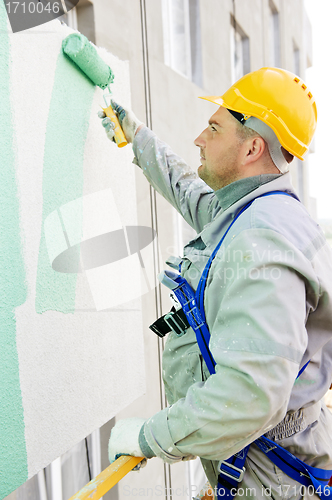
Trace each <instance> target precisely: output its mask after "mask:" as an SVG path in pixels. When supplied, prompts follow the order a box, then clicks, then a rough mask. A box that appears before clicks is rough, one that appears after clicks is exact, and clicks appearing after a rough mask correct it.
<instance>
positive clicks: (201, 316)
mask: <svg viewBox="0 0 332 500" xmlns="http://www.w3.org/2000/svg"><path fill="white" fill-rule="evenodd" d="M273 194H282V195H286V196H292V197H294V198H296V199H298V198H297V197H296V196H295V195H292V194H289V193H286V192H284V191H271V192H269V193H265V194H263V195H261V196H258V197H257V198H261V197H265V196H271V195H273ZM257 198H255V199H257ZM255 199H253V200H251V201H250V202H249V203H248V204H247V205H245V206H244V207H243V208H242V209H241V210H240V211H239V212H238V214H237V215H236V217H235V218H234V220H233V221H232V222H231V224H230V225H229V227H228V228H227V230H226V232H225V233H224V235H223V237H222V238H221V240H220V241H219V243H218V245H217V246H216V248H215V249H214V251H213V252H212V254H211V256H210V258H209V260H208V262H207V264H206V266H205V268H204V271H203V273H202V276H201V278H200V280H199V284H198V287H197V290H196V294H195V293H194V291H193V289H192V288H191V286H190V285H189V283H188V282H187V281H186V280H185V279H184V278H183V277H182V276H179V275H177V274H175V273H173V272H171V271H164V273H163V274H161V275H159V276H158V278H159V280H160V281H161V283H163V284H165V285H166V286H168V288H170V289H172V290H173V292H174V293H175V295H176V297H177V299H178V300H179V302H180V304H181V306H182V309H183V311H184V313H185V315H186V318H187V320H188V323H189V324H190V326H191V327H192V329H193V330H194V332H195V334H196V338H197V343H198V346H199V348H200V351H201V353H202V355H203V358H204V361H205V363H206V365H207V367H208V369H209V372H210V374H214V373H215V364H216V363H215V361H214V358H213V356H212V353H211V351H210V349H209V341H210V332H209V329H208V327H207V324H206V317H205V311H204V291H205V286H206V282H207V278H208V274H209V270H210V267H211V264H212V261H213V259H214V257H215V256H216V254H217V252H218V250H219V248H220V246H221V245H222V243H223V241H224V239H225V237H226V235H227V233H228V232H229V230H230V229H231V227H232V226H233V224H234V223H235V221H236V220H237V219H238V217H239V216H240V215H241V214H242V213H243V212H244V211H245V210H246V209H247V208H249V207H250V206H251V204H252V203H253V202H254V201H255ZM309 362H310V360H309V361H308V362H307V363H306V364H305V365H304V366H303V367H302V368H301V370H300V371H299V373H298V375H297V378H298V377H299V376H300V375H301V373H302V372H303V371H304V370H305V369H306V367H307V366H308V364H309ZM255 443H256V444H257V446H258V447H259V448H260V449H261V450H262V451H263V452H264V453H265V454H266V455H267V456H268V457H269V458H270V460H271V461H272V462H273V463H274V464H275V465H277V467H279V468H280V469H281V470H282V471H283V472H285V473H286V474H287V475H288V476H290V477H291V478H292V479H294V480H296V481H298V482H299V483H300V484H303V485H305V486H309V485H313V486H314V488H315V491H316V492H317V493H318V494H319V496H320V497H321V498H327V497H329V496H330V495H331V494H332V487H329V486H328V481H329V479H330V476H331V474H332V471H328V470H325V469H318V468H315V467H311V466H309V465H307V464H305V463H304V462H302V461H301V460H299V459H298V458H297V457H295V456H294V455H292V454H291V453H290V452H288V451H287V450H285V449H284V448H282V447H281V446H279V445H278V444H277V443H275V442H274V441H271V440H269V439H268V438H266V437H265V436H261V437H260V438H258V439H257V440H256V441H255ZM249 447H250V445H248V446H246V447H245V448H244V449H243V450H241V451H240V452H238V453H236V454H235V455H233V456H232V457H230V458H229V459H228V460H227V461H221V462H220V463H219V476H218V499H221V498H226V499H229V500H231V499H232V498H233V497H234V496H235V495H236V492H237V487H238V484H239V483H240V482H241V481H242V479H243V476H244V473H245V467H244V463H245V460H246V457H247V454H248V450H249ZM220 492H222V493H220Z"/></svg>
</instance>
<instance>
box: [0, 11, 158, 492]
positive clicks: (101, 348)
mask: <svg viewBox="0 0 332 500" xmlns="http://www.w3.org/2000/svg"><path fill="white" fill-rule="evenodd" d="M70 32H71V30H70V29H69V28H68V27H66V26H65V25H61V24H60V23H59V22H58V21H53V22H51V23H47V24H44V25H42V26H40V27H37V28H34V29H30V30H26V31H23V32H20V33H15V34H12V33H11V31H10V27H9V24H8V23H7V16H6V12H5V10H4V5H3V2H0V100H1V106H0V157H1V169H0V175H1V182H0V200H1V213H0V234H1V241H0V276H1V286H0V295H1V300H0V316H1V323H0V324H1V327H0V422H1V425H0V450H1V452H0V498H3V497H4V496H6V495H8V494H9V493H10V492H11V491H13V490H14V489H16V488H17V487H18V486H19V485H20V484H22V483H23V482H24V481H25V480H26V479H27V478H29V477H31V476H32V475H34V474H35V473H36V472H37V471H38V470H40V469H41V468H43V467H45V466H46V465H47V464H49V463H50V462H51V461H52V460H54V459H55V458H56V457H58V456H60V455H61V454H63V453H64V452H65V451H66V450H68V449H69V448H70V447H71V446H73V445H74V444H75V443H77V442H78V441H80V440H81V439H82V438H84V437H85V436H86V435H87V434H89V433H90V432H92V431H93V430H94V429H96V428H98V427H100V426H101V425H103V424H104V423H105V422H106V421H108V420H109V419H110V418H112V417H113V416H114V415H115V414H117V413H118V412H119V411H120V410H121V409H123V408H125V407H126V406H127V405H128V404H129V403H131V402H132V401H133V400H134V399H136V398H137V397H138V396H140V395H142V394H143V392H144V390H145V380H144V379H145V377H144V359H143V358H144V355H143V337H142V326H141V325H142V318H141V300H140V295H141V292H142V290H143V292H144V291H146V290H149V288H151V287H153V284H152V283H151V282H149V273H146V270H144V274H143V273H142V267H141V264H142V260H143V262H144V263H146V262H148V261H149V259H151V255H150V250H149V249H150V246H151V245H149V240H148V239H146V238H145V240H144V242H143V243H144V245H143V246H144V248H143V246H141V247H140V248H141V252H139V249H138V248H137V247H138V246H139V245H138V243H137V241H136V246H135V245H134V247H135V249H134V250H133V249H132V248H131V247H130V248H128V245H127V250H128V251H127V253H125V252H122V254H119V255H117V256H115V257H114V256H113V257H112V258H111V257H108V256H107V255H106V256H105V251H104V243H105V241H106V242H107V245H108V246H107V248H109V249H112V248H113V250H114V246H116V245H117V244H118V243H117V242H118V241H119V240H117V239H116V238H114V237H113V236H112V234H114V232H117V234H120V233H121V234H122V233H123V234H124V235H125V234H127V236H128V234H129V233H128V231H126V228H127V230H128V227H134V226H136V225H137V220H136V197H135V185H134V167H133V166H132V165H131V161H132V156H133V155H132V151H131V147H130V146H127V147H126V148H124V149H121V150H119V149H118V148H117V147H116V146H115V145H113V144H111V143H110V141H108V139H107V138H106V136H105V134H104V132H103V131H102V129H101V125H100V120H99V118H98V117H97V112H98V110H99V109H100V106H105V104H104V100H103V92H102V91H101V90H100V89H99V88H96V87H94V86H93V84H92V83H91V82H90V80H89V79H87V78H86V77H85V76H84V75H83V74H82V73H81V72H80V71H79V70H78V69H77V68H76V67H75V66H74V65H73V63H72V62H70V61H69V60H68V59H67V58H66V57H65V56H64V55H63V54H62V50H61V43H62V40H63V38H65V37H66V36H67V35H68V34H69V33H70ZM98 52H99V54H100V55H101V57H102V58H103V59H104V60H105V61H106V62H107V63H108V64H109V65H110V66H111V68H112V70H113V72H114V74H115V80H114V85H113V86H112V90H113V92H114V95H115V97H118V99H119V101H120V102H121V103H123V104H129V103H130V88H129V69H128V64H127V63H126V62H123V61H120V60H119V59H117V58H116V57H115V56H113V55H112V54H110V53H108V52H107V51H106V50H104V49H98ZM119 172H120V173H121V175H119ZM107 235H108V236H107ZM105 236H106V240H104V239H103V237H105ZM134 238H135V237H134ZM151 239H153V237H151ZM127 240H128V238H127ZM121 241H122V240H121ZM129 243H130V242H129ZM84 245H85V247H84V248H85V249H86V248H88V255H87V253H86V252H85V256H84V257H85V258H87V257H88V261H89V265H88V264H87V263H86V262H87V261H86V260H84V259H83V260H82V253H80V248H83V246H84ZM134 247H133V248H134ZM113 250H112V251H113ZM130 250H131V251H130ZM106 253H107V252H106ZM89 259H90V260H89ZM114 260H116V262H114ZM91 262H92V263H91ZM52 266H53V267H52ZM146 267H147V268H148V266H146ZM133 276H134V280H133V279H132V278H133ZM130 281H132V282H134V283H135V286H136V288H135V289H133V287H130ZM140 283H142V288H141V286H139V287H138V284H140ZM117 291H118V292H117ZM134 360H135V362H133V361H134Z"/></svg>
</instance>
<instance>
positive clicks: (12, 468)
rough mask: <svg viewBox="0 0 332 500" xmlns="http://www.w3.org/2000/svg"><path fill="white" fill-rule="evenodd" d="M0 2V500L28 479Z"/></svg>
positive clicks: (18, 257) (21, 284)
mask: <svg viewBox="0 0 332 500" xmlns="http://www.w3.org/2000/svg"><path fill="white" fill-rule="evenodd" d="M7 30H8V26H7V14H6V11H5V7H4V3H3V2H0V97H1V105H0V158H1V168H0V206H1V210H0V276H1V286H0V450H1V451H0V498H3V497H4V496H6V495H8V494H9V493H10V492H11V491H12V490H14V489H16V488H17V487H18V486H19V485H20V484H22V483H23V482H24V481H26V479H27V476H28V466H27V453H26V446H25V436H24V418H23V407H22V398H21V388H20V380H19V366H18V356H17V349H16V320H15V308H16V307H17V306H19V305H21V304H23V303H24V302H25V300H26V297H27V287H26V281H25V269H24V262H23V256H22V242H21V236H20V219H19V200H18V193H17V183H16V174H15V153H14V146H13V142H14V131H13V121H12V112H11V105H10V62H11V56H10V43H9V35H8V33H7Z"/></svg>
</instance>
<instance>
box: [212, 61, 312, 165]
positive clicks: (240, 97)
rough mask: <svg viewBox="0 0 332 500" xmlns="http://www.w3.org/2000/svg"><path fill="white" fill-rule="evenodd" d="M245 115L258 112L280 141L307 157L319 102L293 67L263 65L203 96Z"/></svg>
mask: <svg viewBox="0 0 332 500" xmlns="http://www.w3.org/2000/svg"><path fill="white" fill-rule="evenodd" d="M202 99H206V100H207V101H211V102H214V103H216V104H219V105H220V106H223V107H225V108H228V109H230V110H232V111H236V112H238V113H242V114H243V115H245V116H244V118H245V119H247V118H249V117H250V116H255V117H256V118H258V119H259V120H262V121H263V122H265V123H266V124H267V125H268V126H269V127H271V129H272V130H273V131H274V132H275V134H276V136H277V137H278V139H279V142H280V144H281V145H282V146H283V147H284V148H285V149H286V150H287V151H289V153H291V154H292V155H294V156H297V158H299V159H300V160H303V155H304V154H305V153H306V152H307V150H308V148H309V145H310V142H311V140H312V138H313V135H314V133H315V130H316V124H317V108H316V102H315V99H314V97H313V95H312V93H311V92H310V91H309V89H308V87H307V86H306V85H305V83H304V82H303V81H302V80H301V79H300V78H299V77H298V76H296V75H294V74H293V73H291V72H290V71H286V70H284V69H280V68H261V69H259V70H258V71H253V72H252V73H248V74H246V75H245V76H243V77H242V78H240V80H238V81H237V82H236V83H234V85H232V86H231V87H230V88H229V89H228V90H227V92H225V93H224V94H223V95H222V96H207V97H202Z"/></svg>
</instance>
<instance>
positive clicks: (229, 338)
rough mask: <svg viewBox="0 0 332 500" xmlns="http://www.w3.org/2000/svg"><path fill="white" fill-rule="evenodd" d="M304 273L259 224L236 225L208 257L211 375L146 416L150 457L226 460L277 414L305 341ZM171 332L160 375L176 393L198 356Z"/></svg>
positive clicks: (298, 258)
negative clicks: (220, 252)
mask: <svg viewBox="0 0 332 500" xmlns="http://www.w3.org/2000/svg"><path fill="white" fill-rule="evenodd" d="M267 242H268V245H267ZM249 249H250V250H252V251H251V253H249ZM290 250H292V251H291V252H290ZM274 256H277V258H276V260H275V261H274V260H273V259H274ZM306 266H307V267H306ZM225 270H227V275H225ZM308 273H312V268H311V266H310V265H308V264H306V260H305V259H304V258H303V256H302V254H301V253H300V252H299V251H297V250H296V249H295V248H292V247H291V246H289V245H288V244H287V241H286V239H285V238H283V237H282V236H281V235H278V234H277V233H276V232H273V231H270V230H265V229H257V230H256V229H252V230H250V231H244V232H242V233H241V234H240V235H239V236H237V237H236V238H234V239H233V240H232V242H231V244H230V245H229V246H228V248H227V252H225V254H224V257H223V258H218V259H216V260H215V262H214V268H213V270H212V276H213V277H212V278H211V280H210V282H209V286H208V288H207V291H206V295H205V309H206V317H207V322H208V326H209V329H210V333H211V340H210V348H211V352H212V354H213V356H214V359H215V361H216V373H215V374H213V375H211V376H209V377H208V378H207V379H206V380H204V381H202V379H201V378H200V374H199V373H198V374H197V373H196V374H195V373H193V377H194V378H196V380H197V381H196V382H195V383H193V384H192V385H191V386H190V387H189V388H187V390H186V391H182V393H183V394H184V396H183V397H181V398H180V399H178V401H176V402H174V404H172V405H171V406H169V407H168V408H166V409H164V410H162V411H161V412H158V413H157V414H155V415H154V416H153V417H152V418H150V419H149V420H148V421H147V422H146V424H145V430H144V432H145V436H146V440H147V442H148V444H149V446H150V447H151V449H152V450H153V451H154V453H156V455H158V456H161V457H162V458H163V459H165V460H168V461H177V460H179V459H180V458H181V457H183V456H187V455H198V456H200V457H202V458H206V459H210V460H225V459H227V458H228V457H229V456H231V455H233V454H234V453H237V452H239V451H240V450H241V449H243V448H244V447H245V446H246V445H248V444H249V443H251V442H252V441H254V440H255V439H256V438H258V437H259V436H260V435H262V434H264V433H265V432H267V430H268V429H271V428H273V427H274V426H275V425H276V424H278V422H280V421H281V420H282V419H283V417H284V415H285V413H286V411H287V407H288V402H289V399H290V395H291V392H292V389H293V385H294V381H295V379H296V376H297V373H298V370H299V367H300V363H301V360H302V357H303V355H304V352H305V350H306V346H307V333H306V329H305V318H306V307H305V304H306V295H305V293H306V291H305V281H306V278H308V279H310V280H311V282H313V280H314V277H313V276H312V274H310V276H309V274H308ZM305 274H307V276H305ZM317 289H318V288H317ZM290 297H291V299H290ZM189 333H190V332H189ZM187 334H188V333H187ZM187 334H186V335H187ZM170 335H171V336H170V337H169V338H168V340H167V343H166V346H165V351H164V357H163V370H164V380H165V384H168V385H171V384H174V385H175V384H176V388H177V390H178V393H180V390H181V380H182V381H183V380H184V379H185V376H186V375H185V373H186V371H188V370H189V369H190V366H192V364H193V360H192V359H189V358H192V357H193V356H195V355H197V360H198V363H199V359H200V357H199V351H198V350H197V353H195V352H193V348H191V349H190V353H189V352H187V351H186V346H185V345H184V344H183V345H180V342H181V339H179V338H176V336H174V335H172V334H170ZM189 354H190V355H189ZM202 369H203V370H204V373H205V377H206V376H207V373H206V367H205V365H203V366H202ZM181 370H182V371H181ZM199 380H201V381H199ZM193 382H194V381H193Z"/></svg>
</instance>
